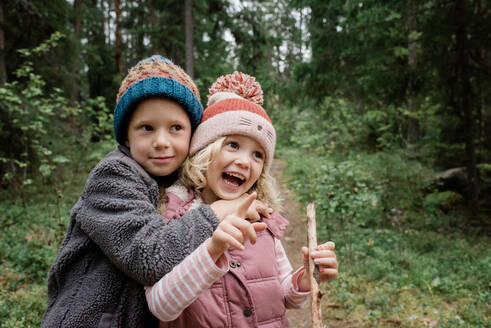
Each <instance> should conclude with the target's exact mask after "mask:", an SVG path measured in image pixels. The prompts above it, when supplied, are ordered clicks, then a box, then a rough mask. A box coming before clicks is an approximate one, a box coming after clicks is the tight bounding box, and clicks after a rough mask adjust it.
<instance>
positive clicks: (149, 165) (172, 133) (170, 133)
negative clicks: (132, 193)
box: [126, 98, 191, 177]
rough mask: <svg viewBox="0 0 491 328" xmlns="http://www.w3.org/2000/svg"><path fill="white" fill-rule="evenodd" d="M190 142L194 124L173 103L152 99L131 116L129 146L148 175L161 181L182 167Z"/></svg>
mask: <svg viewBox="0 0 491 328" xmlns="http://www.w3.org/2000/svg"><path fill="white" fill-rule="evenodd" d="M190 139H191V122H190V121H189V117H188V115H187V114H186V112H185V111H184V109H182V107H181V106H180V105H179V104H177V103H176V102H174V101H172V100H169V99H161V98H151V99H147V100H144V101H143V102H141V103H140V104H139V105H138V106H137V108H136V110H135V112H134V113H133V115H132V116H131V119H130V122H129V124H128V141H127V142H126V146H128V148H129V149H130V153H131V156H132V157H133V159H134V160H135V161H137V162H138V164H140V165H141V166H142V167H143V168H144V169H145V170H146V171H147V172H148V173H150V174H152V175H153V176H157V177H161V176H165V175H169V174H171V173H172V172H174V171H175V170H177V169H178V168H179V166H181V164H182V163H183V162H184V160H185V159H186V157H187V155H188V150H189V141H190Z"/></svg>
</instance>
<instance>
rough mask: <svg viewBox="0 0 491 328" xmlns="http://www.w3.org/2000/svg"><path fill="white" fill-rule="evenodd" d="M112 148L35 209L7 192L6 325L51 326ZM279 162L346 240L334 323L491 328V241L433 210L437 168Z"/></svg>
mask: <svg viewBox="0 0 491 328" xmlns="http://www.w3.org/2000/svg"><path fill="white" fill-rule="evenodd" d="M111 147H112V145H102V146H98V147H96V148H94V149H90V150H88V152H90V153H91V154H93V156H92V159H91V160H90V161H88V162H87V163H85V162H81V161H72V165H73V167H74V169H72V168H71V167H66V168H65V169H62V170H59V171H58V172H57V176H56V179H55V178H54V176H53V177H51V179H50V180H47V181H44V182H43V181H36V182H35V183H34V184H33V185H31V186H29V187H28V188H27V189H26V190H25V196H26V197H25V203H22V202H21V201H20V200H19V199H20V197H17V198H19V199H16V197H12V195H15V191H13V190H5V191H2V192H1V196H2V197H1V199H4V201H1V202H0V235H1V236H2V237H1V239H0V327H2V328H4V327H9V328H10V327H39V326H40V322H41V318H42V315H43V312H44V310H45V307H46V303H47V296H46V280H47V276H48V271H49V268H50V266H51V263H52V262H53V260H54V258H55V256H56V253H57V250H58V247H59V244H60V243H61V241H62V238H63V236H64V234H65V231H66V228H67V224H68V219H69V212H70V209H71V207H72V206H73V205H74V204H75V202H76V200H77V198H78V197H79V195H80V192H81V190H82V188H83V185H84V182H85V179H86V177H87V174H88V172H89V169H90V168H91V167H92V166H93V165H94V164H95V162H96V161H97V160H98V158H100V157H101V156H103V154H104V153H105V152H106V151H108V150H110V148H111ZM280 154H281V157H282V158H284V159H285V160H287V164H288V168H287V171H286V174H285V175H286V177H287V179H288V181H289V183H290V186H291V188H292V189H293V190H294V191H295V194H296V196H297V199H298V200H299V201H301V202H302V203H304V204H305V203H307V202H311V201H313V202H315V203H316V209H317V212H318V215H317V217H318V223H319V226H318V232H319V238H320V239H321V240H325V239H330V240H333V241H335V242H336V251H337V255H338V259H339V264H340V269H339V272H340V274H339V277H338V279H336V280H334V281H333V282H330V283H329V284H324V285H322V286H323V287H322V288H323V290H324V291H325V293H326V296H325V298H323V301H322V304H323V307H324V308H323V315H324V322H325V323H331V324H332V325H334V324H336V325H337V327H339V326H338V325H339V323H340V322H342V324H344V325H345V326H349V327H491V324H490V322H489V316H490V310H491V308H490V290H491V280H490V279H489V277H491V269H490V264H491V256H490V252H489V248H490V244H491V243H490V238H489V237H486V236H482V235H481V236H478V235H477V236H476V235H465V234H464V233H463V232H462V231H461V230H460V228H459V227H460V226H459V222H463V220H464V219H463V218H462V217H461V216H459V214H458V213H459V212H458V211H450V212H443V211H442V210H440V209H439V208H438V202H436V203H435V201H432V202H431V203H425V197H424V195H423V194H422V192H421V187H422V186H424V181H425V176H426V174H429V173H431V170H429V169H428V168H424V167H421V165H420V164H419V163H417V162H408V161H405V160H404V158H402V157H401V156H400V154H395V153H394V154H354V155H353V156H348V157H338V158H334V157H332V158H330V159H329V160H327V159H326V158H316V157H313V156H312V155H305V154H301V153H299V152H298V151H293V150H288V149H284V150H281V152H280ZM5 199H10V200H5ZM393 208H396V209H397V211H395V212H394V211H391V210H392V209H393ZM456 210H457V209H456ZM326 218H327V219H326Z"/></svg>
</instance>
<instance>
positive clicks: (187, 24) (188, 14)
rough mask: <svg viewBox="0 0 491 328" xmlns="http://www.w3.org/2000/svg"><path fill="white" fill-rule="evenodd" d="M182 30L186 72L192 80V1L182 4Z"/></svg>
mask: <svg viewBox="0 0 491 328" xmlns="http://www.w3.org/2000/svg"><path fill="white" fill-rule="evenodd" d="M184 29H185V33H186V72H187V73H188V74H189V76H191V78H194V56H193V48H194V46H193V0H185V3H184Z"/></svg>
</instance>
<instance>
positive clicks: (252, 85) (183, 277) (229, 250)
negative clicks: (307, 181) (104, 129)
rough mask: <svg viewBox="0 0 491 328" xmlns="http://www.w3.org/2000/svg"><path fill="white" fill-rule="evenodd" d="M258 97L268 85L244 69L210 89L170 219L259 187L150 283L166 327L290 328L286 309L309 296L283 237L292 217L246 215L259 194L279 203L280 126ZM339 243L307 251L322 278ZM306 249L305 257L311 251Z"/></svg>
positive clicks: (170, 192) (150, 298)
mask: <svg viewBox="0 0 491 328" xmlns="http://www.w3.org/2000/svg"><path fill="white" fill-rule="evenodd" d="M261 104H262V90H261V87H260V85H259V83H257V82H256V81H255V79H254V78H253V77H251V76H248V75H246V74H242V73H237V72H235V73H234V74H231V75H227V76H224V77H221V78H219V79H218V80H217V82H215V84H214V85H213V86H212V87H211V89H210V95H209V101H208V105H209V107H208V108H206V109H205V111H204V112H203V118H202V120H201V123H200V125H199V126H198V128H197V130H196V132H195V134H194V136H193V138H192V140H191V145H190V158H189V161H188V162H187V163H186V164H185V166H184V168H183V170H182V172H181V177H180V182H178V183H176V184H174V185H173V186H171V187H169V188H168V189H167V207H166V209H165V215H164V216H165V219H166V221H167V222H169V221H171V220H177V219H180V217H181V216H182V215H184V214H185V213H186V212H187V211H188V210H190V209H193V208H195V207H197V206H200V204H202V203H205V204H210V203H213V202H215V201H217V200H220V199H225V200H232V199H236V198H239V197H241V196H242V197H244V196H243V195H244V194H246V193H251V192H252V196H249V197H248V201H247V202H245V203H244V204H243V205H242V206H241V207H240V208H239V209H238V210H237V212H236V213H235V214H234V215H228V216H227V217H226V218H225V219H224V220H223V221H222V222H221V223H220V224H219V225H218V227H217V229H216V230H215V232H214V233H213V236H212V237H211V238H209V239H207V240H206V241H205V242H204V243H203V244H202V245H201V246H199V247H198V248H197V249H196V251H194V252H193V253H191V254H190V255H189V256H187V257H186V258H185V259H184V261H183V262H181V263H180V264H179V265H177V266H176V267H174V269H173V270H172V271H171V272H170V273H169V274H167V275H166V276H164V277H163V278H162V279H161V280H160V281H159V282H158V283H156V284H155V285H153V286H152V287H148V288H146V296H147V302H148V305H149V308H150V310H151V312H152V313H153V314H154V315H155V316H156V317H157V318H158V319H160V320H161V323H160V327H232V326H233V327H269V328H271V327H287V326H288V322H287V319H286V316H285V309H286V308H298V307H301V306H302V305H303V303H304V302H305V301H306V299H307V297H308V295H309V278H308V276H307V275H306V274H304V273H305V270H304V268H303V267H302V268H300V269H299V270H297V271H296V272H295V273H293V274H292V268H291V265H290V262H289V261H288V258H287V257H286V255H285V251H284V249H283V246H282V244H281V241H280V238H281V237H282V235H283V232H284V230H285V228H286V226H287V225H288V222H287V220H286V219H285V218H283V217H282V216H281V215H279V214H278V213H277V212H274V213H272V214H271V215H270V218H268V219H265V220H263V221H262V222H259V223H250V222H248V221H247V220H244V217H245V212H246V209H247V207H248V203H249V202H252V201H253V200H254V198H255V197H256V196H257V198H258V199H259V200H261V201H264V202H265V203H267V204H271V205H272V207H273V208H275V209H278V207H279V202H278V196H277V194H276V189H275V188H274V187H273V178H272V177H271V175H270V174H269V171H270V168H271V163H272V160H273V153H274V147H275V140H276V134H275V130H274V127H273V125H272V124H271V120H270V119H269V117H268V115H267V114H266V112H265V111H264V110H263V108H262V107H261V106H260V105H261ZM246 236H247V237H248V238H246ZM333 249H334V244H333V243H332V242H329V243H326V244H323V245H320V246H319V247H318V250H317V251H316V252H314V254H310V256H311V257H312V258H314V261H315V262H316V263H317V264H318V265H319V266H320V279H321V280H330V279H333V278H335V277H336V275H337V266H338V265H337V260H336V256H335V254H334V252H333ZM302 251H303V255H304V262H305V261H308V256H309V254H308V250H307V249H306V248H305V247H304V248H303V249H302Z"/></svg>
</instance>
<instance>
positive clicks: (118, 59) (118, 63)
mask: <svg viewBox="0 0 491 328" xmlns="http://www.w3.org/2000/svg"><path fill="white" fill-rule="evenodd" d="M115 7H116V41H115V43H114V62H115V64H116V74H118V75H121V73H122V72H123V65H122V63H121V26H120V24H119V21H120V18H121V8H120V0H116V3H115Z"/></svg>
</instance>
